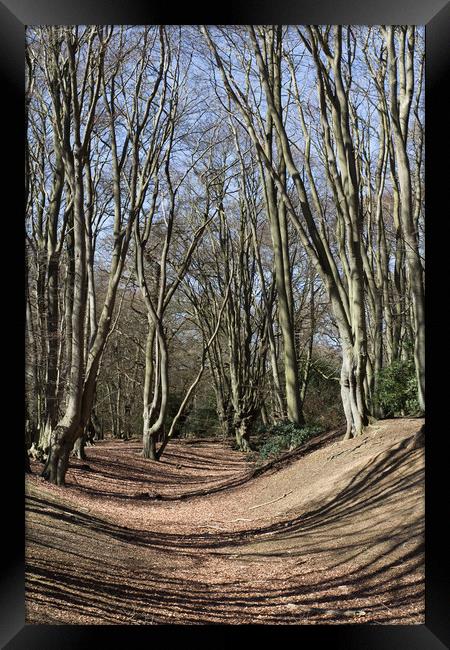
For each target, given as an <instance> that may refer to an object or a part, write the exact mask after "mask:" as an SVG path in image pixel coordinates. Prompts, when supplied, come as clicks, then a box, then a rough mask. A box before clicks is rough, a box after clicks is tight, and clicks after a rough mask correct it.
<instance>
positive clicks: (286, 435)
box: [258, 422, 323, 460]
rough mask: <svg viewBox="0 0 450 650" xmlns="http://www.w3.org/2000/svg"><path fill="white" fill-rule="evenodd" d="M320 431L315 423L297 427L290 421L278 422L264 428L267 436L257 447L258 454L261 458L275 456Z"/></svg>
mask: <svg viewBox="0 0 450 650" xmlns="http://www.w3.org/2000/svg"><path fill="white" fill-rule="evenodd" d="M322 431H323V429H322V427H320V426H317V425H312V426H303V427H298V426H297V425H295V424H293V423H292V422H279V423H277V424H275V425H273V426H272V427H270V429H268V430H266V436H267V434H268V438H267V437H266V439H265V441H264V442H263V443H262V444H261V446H260V447H259V449H258V453H259V456H260V458H261V459H263V460H268V459H269V458H276V457H278V456H280V455H281V454H283V453H285V452H286V451H292V450H293V449H297V447H300V445H302V444H303V443H305V442H306V441H307V440H310V439H311V438H312V437H313V436H315V435H317V434H318V433H321V432H322Z"/></svg>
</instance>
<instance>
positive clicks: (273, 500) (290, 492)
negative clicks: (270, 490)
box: [249, 490, 294, 510]
mask: <svg viewBox="0 0 450 650" xmlns="http://www.w3.org/2000/svg"><path fill="white" fill-rule="evenodd" d="M293 491H294V490H289V492H286V494H282V495H281V497H277V498H276V499H272V500H271V501H265V502H264V503H258V505H257V506H251V507H250V508H249V510H254V509H255V508H262V506H267V505H269V503H275V502H276V501H280V499H284V497H287V495H288V494H292V492H293Z"/></svg>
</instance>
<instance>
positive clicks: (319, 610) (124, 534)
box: [26, 419, 424, 624]
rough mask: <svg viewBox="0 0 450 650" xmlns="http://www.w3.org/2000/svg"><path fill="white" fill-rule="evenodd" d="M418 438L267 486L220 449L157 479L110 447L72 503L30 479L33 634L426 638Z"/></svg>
mask: <svg viewBox="0 0 450 650" xmlns="http://www.w3.org/2000/svg"><path fill="white" fill-rule="evenodd" d="M421 424H422V421H421V420H416V419H402V420H386V421H384V422H380V423H378V424H377V425H376V426H374V427H370V428H369V429H368V430H367V432H366V433H365V434H364V435H363V436H361V437H360V438H357V439H355V440H349V441H345V442H343V441H342V440H341V436H339V437H336V436H333V435H330V434H328V435H329V438H328V439H322V441H321V443H320V444H317V442H318V441H316V444H315V445H310V446H309V449H303V450H302V451H301V452H300V451H299V452H298V453H296V454H291V456H290V457H289V458H287V459H284V460H282V461H281V462H278V463H275V464H274V465H272V466H270V467H266V468H265V471H264V472H260V471H259V470H258V471H257V472H256V473H255V471H254V469H255V468H252V467H249V465H248V463H246V462H245V460H244V459H243V457H242V455H240V454H239V453H238V452H233V451H231V450H229V449H227V448H226V447H224V446H223V445H220V444H218V443H198V444H195V445H191V444H186V443H183V442H177V443H175V444H173V445H171V447H170V448H168V450H167V452H168V453H167V455H166V456H165V457H163V459H162V462H160V463H151V462H148V461H144V460H143V459H141V458H140V457H139V456H138V447H139V446H138V444H136V443H117V442H116V443H110V442H106V443H102V444H101V445H97V446H96V447H95V448H92V449H89V450H88V455H89V460H88V461H85V462H84V463H80V462H78V461H77V462H75V463H74V466H73V469H71V470H70V472H69V475H68V479H69V489H67V488H66V489H64V488H57V487H55V486H49V485H48V484H46V483H44V482H43V481H42V479H40V478H39V477H38V476H37V475H33V476H31V477H29V478H28V479H27V515H26V531H27V548H26V564H27V580H26V591H27V622H29V623H44V622H45V623H50V622H54V623H58V622H59V623H75V624H76V623H82V624H101V623H103V624H104V623H130V624H136V623H139V624H151V623H155V624H156V623H170V622H173V623H212V622H215V623H219V622H221V623H231V624H234V623H253V622H256V623H281V624H289V623H294V624H304V623H348V622H351V623H373V624H386V623H409V624H411V623H423V620H424V603H423V595H424V576H423V516H424V499H423V496H424V495H423V471H424V458H423V456H424V454H423V450H421V449H417V450H409V449H407V446H406V443H407V441H408V440H409V439H410V437H411V435H413V434H414V433H415V432H416V431H417V430H418V429H419V428H420V426H421ZM83 465H84V466H88V467H89V469H87V468H86V467H84V468H83ZM37 469H38V468H37V467H36V466H35V470H37ZM208 491H209V492H210V493H209V494H201V493H202V492H205V493H207V492H208ZM145 493H147V494H148V497H147V498H145V497H144V496H143V494H145ZM183 494H187V495H191V496H190V498H181V499H180V497H181V496H182V495H183ZM158 495H159V496H162V497H163V498H159V499H158V498H155V496H156V497H157V496H158ZM164 497H165V498H164Z"/></svg>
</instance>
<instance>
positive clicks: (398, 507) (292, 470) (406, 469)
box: [25, 25, 425, 625]
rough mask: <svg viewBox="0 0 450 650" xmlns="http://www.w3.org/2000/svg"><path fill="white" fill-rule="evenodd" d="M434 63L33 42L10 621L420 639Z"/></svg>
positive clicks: (226, 37) (348, 30) (94, 29)
mask: <svg viewBox="0 0 450 650" xmlns="http://www.w3.org/2000/svg"><path fill="white" fill-rule="evenodd" d="M424 41H425V35H424V29H423V28H422V27H420V26H419V27H418V26H408V25H396V26H395V25H389V26H383V25H380V26H360V25H320V26H317V25H316V26H314V25H299V26H295V25H289V26H286V25H263V26H261V25H245V26H244V25H234V26H233V25H224V26H220V25H212V26H206V25H198V26H195V25H192V26H191V25H184V26H183V25H181V26H180V25H146V26H144V25H142V26H140V25H135V26H127V25H86V26H84V25H64V26H32V27H28V28H27V30H26V49H25V64H26V65H25V84H26V88H25V100H26V101H25V104H26V105H25V129H26V148H25V205H26V214H25V248H26V268H25V292H26V295H25V304H26V324H25V493H26V499H25V570H26V583H25V592H26V593H25V595H26V622H27V623H28V624H76V625H104V624H107V625H119V624H127V625H161V624H167V623H170V624H181V625H198V624H200V625H207V624H229V625H236V624H266V625H273V624H277V625H292V624H294V625H304V624H307V625H310V624H313V625H314V624H315V625H317V624H333V625H337V624H348V623H352V624H372V625H386V624H400V625H405V624H423V623H424V616H425V602H424V593H425V589H424V445H425V289H424V284H425V245H424V240H425V224H424V206H425V187H424V123H425V114H424V68H425V43H424Z"/></svg>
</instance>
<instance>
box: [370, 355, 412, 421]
mask: <svg viewBox="0 0 450 650" xmlns="http://www.w3.org/2000/svg"><path fill="white" fill-rule="evenodd" d="M376 398H377V400H378V403H379V405H380V407H381V409H382V410H383V412H384V414H385V416H386V417H388V416H392V415H414V414H415V413H417V412H418V411H419V410H420V407H419V402H418V400H417V379H416V372H415V368H414V361H413V360H412V359H408V360H407V361H394V362H393V363H392V364H391V365H390V366H387V367H386V368H383V369H382V370H381V372H380V373H379V375H378V380H377V388H376Z"/></svg>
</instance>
